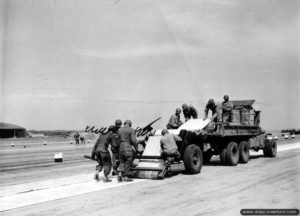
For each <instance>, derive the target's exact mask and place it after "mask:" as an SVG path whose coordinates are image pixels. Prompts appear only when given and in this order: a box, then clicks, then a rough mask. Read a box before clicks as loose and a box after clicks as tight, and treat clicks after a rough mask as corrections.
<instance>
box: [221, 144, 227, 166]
mask: <svg viewBox="0 0 300 216" xmlns="http://www.w3.org/2000/svg"><path fill="white" fill-rule="evenodd" d="M225 155H226V148H223V149H222V151H221V154H220V160H221V163H222V164H224V165H225V164H226V157H225Z"/></svg>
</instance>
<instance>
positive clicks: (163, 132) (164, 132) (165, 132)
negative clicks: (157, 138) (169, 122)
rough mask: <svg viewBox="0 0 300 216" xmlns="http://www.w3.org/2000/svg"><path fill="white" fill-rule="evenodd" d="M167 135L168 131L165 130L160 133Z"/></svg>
mask: <svg viewBox="0 0 300 216" xmlns="http://www.w3.org/2000/svg"><path fill="white" fill-rule="evenodd" d="M167 133H169V131H168V130H167V129H163V130H162V131H161V135H163V136H164V135H165V134H167Z"/></svg>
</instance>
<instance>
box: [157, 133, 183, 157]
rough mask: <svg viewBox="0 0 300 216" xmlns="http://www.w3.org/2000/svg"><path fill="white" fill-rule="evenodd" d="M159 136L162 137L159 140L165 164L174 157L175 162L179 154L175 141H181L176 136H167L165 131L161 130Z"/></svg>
mask: <svg viewBox="0 0 300 216" xmlns="http://www.w3.org/2000/svg"><path fill="white" fill-rule="evenodd" d="M161 135H162V136H163V137H162V138H161V140H160V147H161V150H162V153H161V156H162V158H163V159H164V160H167V163H170V162H171V161H172V159H171V158H172V157H174V158H175V160H179V159H180V152H179V151H178V146H177V144H176V141H182V139H181V138H180V137H179V136H177V135H173V134H169V131H168V130H167V129H163V130H162V132H161Z"/></svg>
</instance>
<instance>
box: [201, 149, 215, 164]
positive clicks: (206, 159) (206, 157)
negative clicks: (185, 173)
mask: <svg viewBox="0 0 300 216" xmlns="http://www.w3.org/2000/svg"><path fill="white" fill-rule="evenodd" d="M212 156H213V153H212V151H211V150H208V151H206V152H203V163H205V164H207V163H209V161H210V159H211V157H212Z"/></svg>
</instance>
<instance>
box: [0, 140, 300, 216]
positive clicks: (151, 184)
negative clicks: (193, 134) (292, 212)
mask: <svg viewBox="0 0 300 216" xmlns="http://www.w3.org/2000/svg"><path fill="white" fill-rule="evenodd" d="M11 142H12V140H1V143H0V144H1V145H0V161H1V164H0V172H1V175H0V212H1V215H63V214H68V215H120V214H122V215H134V214H135V215H240V210H241V209H242V208H299V207H300V206H299V203H300V202H299V201H300V199H299V197H300V196H299V195H300V193H299V188H300V186H299V185H300V184H299V183H300V181H299V179H300V175H299V170H300V169H299V162H300V156H299V153H300V138H299V137H296V139H293V140H291V139H289V140H282V138H280V140H279V141H278V154H277V157H276V158H264V157H263V156H262V151H260V152H258V153H256V152H253V153H252V152H251V160H250V161H249V163H248V164H239V165H238V166H236V167H230V166H223V165H221V164H220V161H219V158H218V157H213V159H212V161H211V163H209V164H208V165H204V166H203V168H202V171H201V173H200V174H198V175H186V174H179V175H176V176H172V177H170V178H167V179H165V180H163V181H160V180H137V179H136V180H134V181H133V182H130V183H117V181H116V179H113V182H111V183H102V182H95V181H94V180H93V171H94V168H95V163H94V162H93V161H89V160H87V159H84V158H83V157H82V156H83V155H84V154H90V151H91V148H92V145H93V142H91V143H90V144H87V146H86V147H85V148H83V146H80V147H76V146H75V145H74V144H73V145H71V144H70V142H69V141H68V140H63V139H62V140H56V139H55V140H51V139H50V138H49V139H48V140H47V145H46V146H44V145H43V139H31V140H28V141H24V140H16V141H15V142H14V143H15V147H10V143H11ZM25 143H26V148H24V144H25ZM55 152H63V154H64V162H63V163H54V160H53V156H54V153H55Z"/></svg>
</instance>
